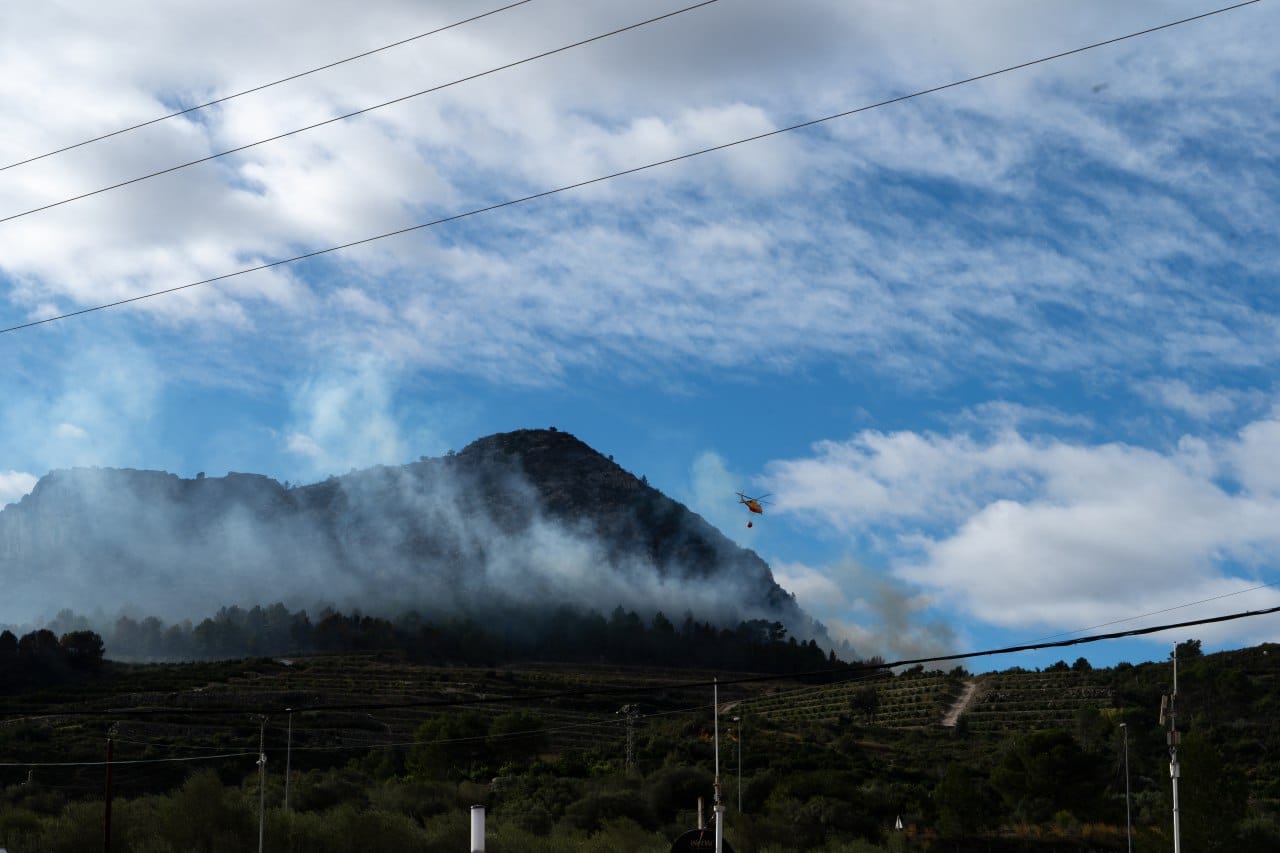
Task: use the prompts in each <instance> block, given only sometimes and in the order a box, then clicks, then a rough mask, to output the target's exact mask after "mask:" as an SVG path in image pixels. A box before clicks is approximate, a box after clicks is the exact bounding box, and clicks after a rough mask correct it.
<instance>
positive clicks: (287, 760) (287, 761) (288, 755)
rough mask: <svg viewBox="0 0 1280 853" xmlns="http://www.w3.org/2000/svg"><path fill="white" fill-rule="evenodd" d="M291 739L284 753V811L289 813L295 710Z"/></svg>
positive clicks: (291, 718) (290, 720)
mask: <svg viewBox="0 0 1280 853" xmlns="http://www.w3.org/2000/svg"><path fill="white" fill-rule="evenodd" d="M288 711H289V739H288V741H287V744H288V745H287V746H286V747H285V753H284V810H285V811H286V812H287V811H289V768H290V766H291V765H292V764H293V709H292V708H289V709H288Z"/></svg>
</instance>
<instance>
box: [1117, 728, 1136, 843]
mask: <svg viewBox="0 0 1280 853" xmlns="http://www.w3.org/2000/svg"><path fill="white" fill-rule="evenodd" d="M1120 731H1122V732H1124V836H1125V838H1126V839H1127V840H1128V842H1129V853H1133V819H1132V818H1131V817H1130V812H1129V724H1128V723H1121V724H1120Z"/></svg>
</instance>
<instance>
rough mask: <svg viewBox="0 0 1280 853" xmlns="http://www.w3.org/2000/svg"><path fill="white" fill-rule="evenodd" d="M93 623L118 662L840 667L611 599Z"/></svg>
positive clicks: (65, 629)
mask: <svg viewBox="0 0 1280 853" xmlns="http://www.w3.org/2000/svg"><path fill="white" fill-rule="evenodd" d="M46 630H51V631H53V632H55V633H62V634H73V635H74V634H78V633H83V632H88V631H90V630H91V622H90V620H89V619H88V618H86V617H84V616H80V615H77V614H75V613H73V612H72V611H70V610H64V611H62V612H61V613H59V614H58V616H57V618H56V619H54V620H53V622H52V623H51V625H50V626H49V628H48V629H46ZM101 633H102V634H103V635H104V641H105V644H106V646H107V647H108V648H109V649H110V652H111V655H112V657H113V658H115V659H117V660H135V661H148V660H166V661H167V660H225V659H229V658H242V657H261V656H279V655H302V654H317V653H319V654H333V653H340V652H353V651H371V650H385V649H397V650H400V651H403V652H404V653H405V654H406V655H407V656H408V658H409V659H410V660H413V661H416V662H419V663H431V664H442V665H443V664H468V665H477V666H480V665H496V664H498V663H514V662H520V661H537V660H551V661H560V662H567V663H573V662H593V661H606V662H609V663H618V664H637V665H649V666H676V667H680V666H691V667H708V668H717V669H724V670H731V671H750V672H807V671H811V670H817V669H823V668H833V669H840V668H842V667H846V666H847V664H846V663H845V662H842V661H840V660H839V659H837V657H836V655H835V653H834V652H824V651H823V650H822V649H820V648H819V647H818V644H817V642H816V641H814V640H812V639H811V640H807V641H805V642H799V641H797V640H796V638H795V637H789V636H788V635H787V628H786V626H784V625H783V624H782V623H781V622H778V621H770V620H765V619H748V620H742V621H740V622H739V623H738V624H737V625H736V626H733V627H717V626H716V625H715V624H713V623H712V622H711V621H709V620H706V621H704V620H699V619H695V618H694V616H693V615H692V614H691V613H686V614H684V616H683V617H682V618H681V620H680V624H679V625H676V624H675V623H674V622H672V621H671V620H670V619H668V618H667V617H666V616H665V615H664V614H663V613H662V612H661V611H659V612H657V613H655V614H653V615H652V616H651V617H650V618H649V619H648V620H646V619H643V618H641V616H640V615H639V614H637V613H636V612H635V611H633V610H632V611H628V610H624V609H623V608H621V607H616V608H615V609H614V610H613V611H612V613H611V614H610V615H609V616H608V617H606V616H604V615H603V614H601V613H599V612H597V611H594V610H591V609H589V608H582V607H575V606H570V605H562V606H559V607H556V608H551V609H548V608H545V607H529V608H517V607H504V608H493V609H490V610H482V611H475V612H473V613H467V614H461V615H459V616H456V617H454V618H450V619H427V618H425V617H423V616H422V615H420V614H419V613H417V612H415V611H409V612H406V613H403V614H401V615H400V616H398V617H396V618H394V619H389V618H386V617H382V616H371V615H367V614H361V613H360V612H359V611H356V612H352V613H345V614H344V613H339V612H337V611H336V610H334V609H333V608H330V607H324V608H322V609H321V610H320V611H319V614H318V615H317V617H316V618H315V619H314V620H312V619H311V617H310V616H308V614H307V612H306V611H305V610H299V611H296V612H294V611H290V610H289V609H288V608H286V607H285V606H284V605H283V604H280V603H276V604H272V605H270V606H267V607H261V606H254V607H250V608H241V607H235V606H231V607H223V608H220V609H219V610H218V612H217V613H216V614H215V615H214V616H211V617H208V618H206V619H203V620H201V621H200V622H197V623H195V624H194V625H193V624H192V623H191V622H190V621H183V622H180V623H174V624H166V623H165V622H164V621H162V620H161V619H159V618H157V617H154V616H148V617H145V618H142V619H137V618H134V617H131V616H120V617H118V618H117V619H116V620H115V621H114V622H112V623H111V624H110V625H108V626H107V627H106V628H105V629H102V631H101Z"/></svg>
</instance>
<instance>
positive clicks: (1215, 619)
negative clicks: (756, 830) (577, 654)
mask: <svg viewBox="0 0 1280 853" xmlns="http://www.w3.org/2000/svg"><path fill="white" fill-rule="evenodd" d="M1276 613H1280V606H1277V607H1270V608H1267V609H1265V610H1246V611H1243V612H1240V613H1229V614H1226V615H1223V616H1209V617H1205V618H1202V619H1193V620H1190V621H1186V622H1174V623H1170V624H1165V625H1151V626H1148V627H1146V628H1130V629H1129V630H1127V631H1113V632H1111V633H1107V634H1091V635H1089V636H1085V637H1073V638H1070V639H1066V640H1055V641H1052V642H1040V643H1024V644H1021V645H1016V646H1004V647H1002V648H996V649H983V650H979V651H971V652H958V653H956V654H949V655H933V656H931V657H922V658H909V659H904V660H897V661H888V662H878V663H861V664H850V665H848V666H846V667H843V668H826V669H817V670H810V671H808V672H790V673H772V674H768V675H745V676H740V677H738V678H724V679H712V680H710V681H706V680H702V681H684V682H668V683H665V684H649V685H644V686H634V685H632V686H624V687H597V688H586V689H576V690H557V691H548V692H544V693H528V694H524V695H519V696H483V697H475V698H470V699H428V700H421V701H417V702H359V703H350V704H346V705H316V706H300V705H292V706H289V707H287V708H286V707H281V706H264V705H245V706H234V707H217V708H215V707H207V706H206V707H199V708H183V707H174V706H166V707H155V706H152V707H139V708H105V709H84V708H77V709H69V710H65V711H57V712H55V713H50V712H49V711H48V710H47V709H46V710H34V709H31V710H28V709H19V708H15V709H9V710H6V711H0V713H5V714H12V715H16V716H26V717H37V716H57V717H114V718H122V717H126V716H127V717H146V716H156V715H160V714H166V715H171V716H185V717H201V716H225V715H227V714H261V715H266V714H280V713H288V712H293V713H301V712H312V711H314V712H335V711H394V710H404V709H412V708H461V707H476V706H480V705H499V704H510V703H513V702H539V701H546V700H550V699H576V698H581V697H584V696H616V695H625V696H634V695H637V694H642V693H660V692H664V691H670V690H699V689H704V688H708V687H712V686H714V685H719V686H720V687H730V686H733V685H737V684H761V683H764V682H769V681H784V680H785V681H803V680H805V679H810V678H825V679H828V682H827V683H828V685H830V684H840V683H843V682H845V681H850V680H856V679H860V678H862V677H864V675H865V674H866V673H867V672H868V671H883V670H889V669H896V668H898V667H904V666H914V665H916V664H926V663H943V662H947V661H960V660H969V659H971V658H980V657H992V656H995V655H1007V654H1013V653H1015V652H1027V651H1036V650H1039V649H1055V648H1063V647H1066V646H1078V645H1087V644H1090V643H1097V642H1102V641H1104V640H1119V639H1123V638H1126V637H1141V636H1146V635H1147V634H1157V633H1160V632H1162V631H1171V630H1174V629H1180V628H1191V627H1196V626H1200V625H1213V624H1218V623H1221V622H1231V621H1235V620H1237V619H1248V618H1252V617H1255V616H1270V615H1274V614H1276Z"/></svg>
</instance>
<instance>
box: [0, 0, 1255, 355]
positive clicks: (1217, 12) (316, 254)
mask: <svg viewBox="0 0 1280 853" xmlns="http://www.w3.org/2000/svg"><path fill="white" fill-rule="evenodd" d="M1258 2H1260V0H1245V2H1243V3H1236V4H1235V5H1232V6H1225V7H1223V8H1221V9H1215V10H1213V11H1211V12H1204V13H1202V14H1199V15H1194V16H1192V17H1190V18H1182V19H1181V20H1177V21H1171V22H1169V23H1166V24H1160V25H1159V26H1155V27H1149V28H1148V29H1145V30H1139V31H1137V32H1132V33H1128V34H1127V35H1122V36H1117V37H1115V38H1111V39H1107V40H1105V41H1100V42H1095V43H1093V44H1089V45H1085V46H1084V47H1078V48H1075V49H1073V50H1068V51H1064V52H1062V53H1055V54H1053V55H1051V56H1043V57H1041V58H1039V59H1033V60H1030V61H1028V62H1022V63H1019V64H1017V65H1010V66H1007V67H1005V68H1001V69H998V70H995V71H988V72H986V73H984V74H979V75H977V76H974V77H967V78H965V79H963V80H956V81H953V82H951V83H946V84H943V85H941V86H934V87H932V88H929V89H921V90H919V91H916V92H912V93H911V94H907V95H900V96H898V97H894V98H889V99H887V100H883V101H878V102H876V103H874V104H868V105H866V106H862V107H857V108H855V109H851V110H845V111H843V112H838V113H833V114H831V115H828V116H823V117H822V118H815V119H810V120H808V121H803V122H800V123H798V124H793V125H790V126H788V127H783V128H779V129H777V130H771V131H768V132H766V133H759V134H756V135H754V136H747V137H743V138H741V139H736V140H733V141H731V142H725V143H722V144H719V145H713V146H711V147H709V148H701V149H698V150H697V151H690V152H688V153H686V154H680V155H677V156H675V157H668V158H666V159H663V160H656V161H654V162H652V163H646V164H645V165H643V166H635V167H633V168H630V169H623V170H622V171H619V172H613V173H611V174H608V175H601V176H600V177H596V178H590V179H588V180H584V181H578V182H576V183H572V184H565V185H564V186H560V187H556V188H554V189H549V190H543V191H542V192H537V193H532V194H530V195H526V196H521V197H520V198H513V199H508V200H507V201H503V202H498V203H496V204H490V205H486V206H484V207H477V208H473V209H471V210H468V211H465V212H463V213H455V214H453V215H451V216H444V217H441V218H439V219H433V220H431V221H430V222H422V223H419V224H417V225H410V226H408V227H407V228H398V229H396V230H394V231H387V232H385V233H382V234H376V235H374V236H372V237H364V238H362V239H359V240H352V241H351V242H349V243H342V244H340V245H337V246H330V247H328V248H325V249H316V250H314V251H311V252H305V253H303V254H300V255H294V256H293V257H289V258H281V259H279V260H275V261H269V262H267V263H263V264H257V265H255V266H251V267H245V268H244V269H239V270H236V271H235V272H229V273H224V274H222V275H217V276H213V277H212V278H206V279H201V280H200V281H193V282H190V283H188V284H180V285H177V286H175V287H168V288H165V289H163V290H155V291H151V292H149V293H143V294H140V295H138V296H131V297H129V298H127V299H119V300H116V301H114V302H106V303H103V304H101V305H94V306H91V307H89V308H81V309H78V310H76V311H68V312H66V313H63V314H56V315H53V316H50V317H44V318H42V319H39V320H31V321H29V322H26V323H19V324H17V325H14V326H9V327H7V328H3V329H0V334H7V333H10V332H17V331H20V330H22V329H29V328H31V327H33V326H40V325H44V324H45V323H53V322H56V321H58V320H66V319H68V318H70V317H79V316H81V315H83V314H90V313H93V312H95V311H103V310H106V309H108V308H117V307H119V306H121V305H128V304H130V303H133V302H140V301H142V300H144V299H151V298H153V297H156V296H164V295H166V294H169V293H176V292H178V291H180V290H187V289H188V288H192V287H200V286H202V285H206V284H213V283H214V282H218V281H225V280H227V279H230V278H235V277H237V276H242V275H246V274H248V273H252V272H258V271H260V270H266V269H271V268H273V267H278V266H284V265H286V264H292V263H296V262H298V261H304V260H307V259H309V258H315V257H319V256H321V255H326V254H329V253H332V252H340V251H342V250H344V249H350V248H352V247H354V246H361V245H364V244H366V243H372V242H375V241H377V240H385V239H387V238H388V237H396V236H399V235H401V234H408V233H410V232H412V231H419V230H422V229H424V228H432V227H434V226H437V225H443V224H445V223H447V222H456V221H458V220H460V219H466V218H467V217H471V216H476V215H479V214H482V213H488V212H490V211H493V210H499V209H501V208H504V207H512V206H514V205H518V204H524V203H525V202H530V201H534V200H536V199H541V198H546V197H548V196H552V195H556V194H558V193H563V192H568V191H569V190H575V189H580V188H582V187H586V186H590V185H592V184H598V183H601V182H603V181H609V180H613V179H614V178H620V177H622V176H624V175H631V174H635V173H637V172H643V171H645V170H647V169H654V168H657V167H659V166H665V165H669V164H671V163H677V162H680V161H682V160H689V159H692V158H694V157H698V156H701V155H703V154H710V153H712V152H715V151H723V150H725V149H727V148H732V147H734V146H737V145H744V144H746V143H749V142H755V141H758V140H761V139H767V138H769V137H773V136H778V135H779V134H783V133H789V132H791V131H794V130H800V129H802V128H808V127H814V126H816V125H819V124H822V123H823V122H828V121H832V120H834V119H838V118H845V117H847V116H851V115H855V114H857V113H863V112H867V111H869V110H874V109H878V108H880V107H885V106H889V105H890V104H897V103H901V102H903V101H908V100H911V99H912V98H918V97H921V96H923V95H928V94H932V93H935V92H941V91H943V90H946V89H952V88H955V87H957V86H963V85H966V84H968V83H974V82H977V81H979V80H985V79H987V78H990V77H995V76H997V75H1000V74H1007V73H1009V72H1011V71H1017V70H1020V69H1023V68H1029V67H1031V66H1033V65H1038V64H1041V63H1044V62H1050V61H1052V60H1055V59H1061V58H1062V57H1066V56H1072V55H1074V54H1078V53H1082V52H1084V51H1087V50H1093V49H1095V48H1099V47H1104V46H1107V45H1112V44H1116V43H1117V42H1122V41H1125V40H1126V39H1132V38H1137V37H1138V36H1143V35H1148V34H1150V33H1154V32H1157V31H1159V30H1165V29H1169V28H1170V27H1176V26H1179V25H1182V24H1186V23H1190V22H1192V21H1198V20H1201V19H1203V18H1207V17H1209V16H1211V15H1220V14H1222V13H1223V12H1229V11H1232V10H1234V9H1239V8H1242V7H1244V6H1249V5H1252V4H1254V3H1258ZM689 8H696V7H689ZM682 11H684V10H682ZM672 14H676V13H672Z"/></svg>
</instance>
